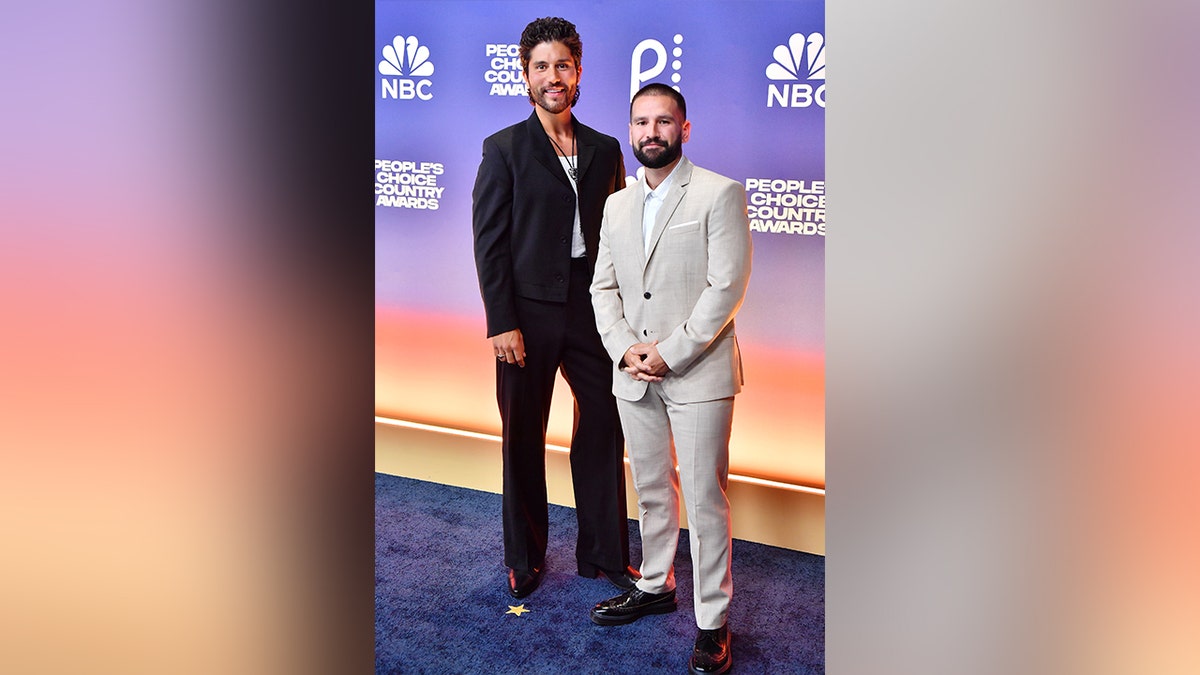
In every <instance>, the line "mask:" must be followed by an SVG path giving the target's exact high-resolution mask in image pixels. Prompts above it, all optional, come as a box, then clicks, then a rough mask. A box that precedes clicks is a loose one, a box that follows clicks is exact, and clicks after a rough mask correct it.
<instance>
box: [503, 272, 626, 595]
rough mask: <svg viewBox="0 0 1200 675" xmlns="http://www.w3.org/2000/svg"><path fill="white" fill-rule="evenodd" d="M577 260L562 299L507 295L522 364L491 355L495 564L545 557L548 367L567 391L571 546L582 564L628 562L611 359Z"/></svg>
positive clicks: (529, 563)
mask: <svg viewBox="0 0 1200 675" xmlns="http://www.w3.org/2000/svg"><path fill="white" fill-rule="evenodd" d="M590 284H591V275H590V273H589V271H588V265H587V261H586V260H585V259H577V260H572V261H571V279H570V284H569V287H568V298H567V302H565V303H555V302H542V301H538V300H531V299H528V298H520V297H518V298H517V315H518V320H519V321H520V327H521V333H522V337H523V338H524V340H525V367H524V368H521V367H518V366H517V365H516V364H509V363H500V362H498V363H497V364H496V397H497V400H498V402H499V404H500V417H501V421H502V422H503V428H504V445H503V454H504V500H503V502H504V564H505V565H507V566H509V567H511V568H513V569H517V570H531V569H533V568H535V567H542V566H543V565H544V563H545V559H546V538H547V535H548V530H549V524H548V518H549V516H548V513H547V498H546V424H547V421H548V420H549V417H550V399H551V396H552V394H553V391H554V377H555V373H556V372H557V371H558V370H559V368H560V367H561V368H562V373H563V378H564V379H565V380H566V382H567V384H568V385H570V388H571V393H572V394H573V395H574V397H575V406H574V408H575V424H574V431H573V433H572V438H571V480H572V485H573V487H574V490H575V513H576V516H577V518H578V521H579V538H578V540H577V541H576V545H575V556H576V559H577V561H578V563H579V566H580V571H581V572H582V571H583V570H584V569H585V568H586V567H589V566H590V567H599V568H602V569H606V570H610V571H612V570H622V569H624V568H625V566H627V565H628V564H629V526H628V520H627V518H628V516H627V512H626V508H625V469H624V463H623V462H622V456H623V454H624V451H625V438H624V435H623V434H622V433H621V422H620V419H619V417H618V415H617V405H616V401H615V400H614V399H613V395H612V377H613V364H612V362H611V361H610V360H609V358H608V354H607V352H605V351H604V346H603V345H602V344H601V342H600V335H599V334H598V333H597V332H596V319H595V314H594V313H593V310H592V300H591V295H590V294H589V292H588V286H589V285H590Z"/></svg>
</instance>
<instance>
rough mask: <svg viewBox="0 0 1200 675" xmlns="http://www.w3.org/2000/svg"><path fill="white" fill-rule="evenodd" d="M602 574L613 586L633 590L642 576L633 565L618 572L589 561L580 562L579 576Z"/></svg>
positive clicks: (590, 576) (586, 576)
mask: <svg viewBox="0 0 1200 675" xmlns="http://www.w3.org/2000/svg"><path fill="white" fill-rule="evenodd" d="M600 575H604V578H605V579H608V580H609V581H611V582H612V585H613V586H616V587H617V588H619V589H621V590H623V591H631V590H633V587H634V585H635V584H636V583H637V580H638V579H641V578H642V575H641V574H640V573H638V571H637V570H635V569H633V568H632V567H626V568H625V569H623V570H618V571H616V572H609V571H608V570H604V569H600V568H599V567H595V566H594V565H589V564H588V563H579V576H581V577H583V578H585V579H595V578H596V577H598V576H600Z"/></svg>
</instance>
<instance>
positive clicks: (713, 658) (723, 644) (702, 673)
mask: <svg viewBox="0 0 1200 675" xmlns="http://www.w3.org/2000/svg"><path fill="white" fill-rule="evenodd" d="M732 665H733V657H732V655H731V654H730V653H729V625H728V624H726V625H724V626H721V627H720V628H717V629H716V630H704V629H701V630H700V632H699V633H698V634H697V635H696V646H695V647H693V648H692V658H691V659H689V660H688V672H689V673H693V675H707V674H708V673H723V672H725V671H727V670H729V667H730V666H732Z"/></svg>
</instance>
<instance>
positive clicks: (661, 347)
mask: <svg viewBox="0 0 1200 675" xmlns="http://www.w3.org/2000/svg"><path fill="white" fill-rule="evenodd" d="M751 246H752V244H751V240H750V221H749V218H748V216H747V214H746V191H745V188H743V187H742V185H741V183H737V182H734V181H728V182H722V183H721V185H720V186H719V187H718V194H717V195H716V199H715V200H714V202H713V209H712V212H711V213H710V215H709V220H708V274H707V278H706V285H705V288H704V290H703V291H701V292H700V297H699V298H698V299H697V300H696V304H695V305H694V306H693V307H692V311H691V314H690V315H689V316H688V318H687V319H686V320H685V321H684V322H683V323H682V324H680V325H679V326H678V327H677V328H675V330H673V331H672V332H671V334H670V335H669V336H668V337H667V338H666V339H664V340H661V341H660V342H659V344H658V353H659V355H660V356H662V358H663V361H665V362H666V364H667V367H669V368H670V369H671V370H673V371H675V372H681V371H683V370H686V369H687V368H688V366H690V365H691V364H692V362H693V361H695V360H696V358H697V357H699V356H700V355H701V354H703V353H704V351H705V350H707V349H708V348H709V346H710V345H711V344H712V343H713V341H714V340H716V339H717V336H718V335H720V334H721V332H722V331H723V330H725V327H726V326H728V325H729V323H730V322H732V321H733V317H734V315H735V314H737V311H738V309H739V308H740V307H741V306H742V300H743V299H744V298H745V296H746V287H747V285H749V283H750V258H751Z"/></svg>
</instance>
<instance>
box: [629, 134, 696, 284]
mask: <svg viewBox="0 0 1200 675" xmlns="http://www.w3.org/2000/svg"><path fill="white" fill-rule="evenodd" d="M691 181H692V163H691V162H690V161H688V158H687V157H683V158H681V159H680V160H679V166H677V167H675V177H674V178H673V179H672V182H673V183H674V184H673V185H672V186H671V189H670V190H668V191H667V196H666V197H664V198H663V204H662V206H660V207H659V208H658V215H657V216H656V217H655V218H654V229H653V230H651V232H650V252H649V254H647V256H646V260H647V261H649V259H650V258H652V257H654V249H656V248H658V240H659V239H661V238H662V233H663V232H664V231H665V230H666V229H667V223H669V222H670V221H671V217H672V216H673V215H675V209H677V208H678V207H679V204H680V202H682V201H683V198H684V197H685V196H687V189H688V183H690V182H691ZM638 222H639V223H640V222H641V220H639V221H638Z"/></svg>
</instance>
